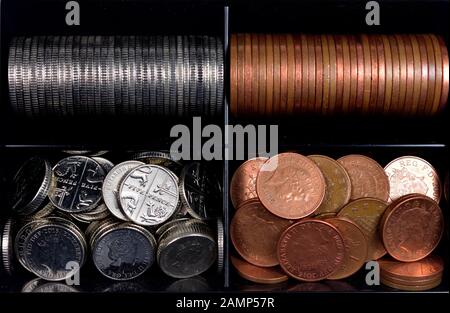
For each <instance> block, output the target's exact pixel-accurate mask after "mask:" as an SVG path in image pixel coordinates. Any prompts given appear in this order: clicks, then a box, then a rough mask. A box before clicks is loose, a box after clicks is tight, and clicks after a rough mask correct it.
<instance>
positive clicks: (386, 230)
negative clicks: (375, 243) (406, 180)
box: [380, 195, 444, 262]
mask: <svg viewBox="0 0 450 313" xmlns="http://www.w3.org/2000/svg"><path fill="white" fill-rule="evenodd" d="M384 214H385V217H384V218H383V221H382V222H383V223H382V225H380V228H381V235H382V236H381V237H382V239H383V243H384V246H385V248H386V251H387V252H388V253H389V255H390V256H392V257H393V258H394V259H396V260H399V261H402V262H413V261H417V260H420V259H423V258H424V257H426V256H427V255H429V254H430V253H431V252H432V251H433V250H434V249H435V248H436V246H437V245H438V243H439V241H440V239H441V237H442V233H443V229H444V217H443V215H442V210H441V208H440V207H439V205H438V204H437V203H436V202H435V201H434V200H432V199H430V198H428V197H426V196H422V195H420V196H415V197H412V198H408V199H406V200H405V201H402V202H400V203H398V204H396V205H391V206H389V208H388V209H387V210H386V212H385V213H384Z"/></svg>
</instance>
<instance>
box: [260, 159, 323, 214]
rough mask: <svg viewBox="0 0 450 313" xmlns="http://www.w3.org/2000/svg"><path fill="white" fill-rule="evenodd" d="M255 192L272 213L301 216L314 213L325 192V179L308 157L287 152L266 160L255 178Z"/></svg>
mask: <svg viewBox="0 0 450 313" xmlns="http://www.w3.org/2000/svg"><path fill="white" fill-rule="evenodd" d="M256 192H257V194H258V197H259V199H260V200H261V202H262V204H263V205H264V206H265V207H266V208H267V209H268V210H269V211H270V212H272V213H273V214H275V215H277V216H280V217H283V218H287V219H299V218H303V217H306V216H308V215H311V214H313V213H314V212H315V211H316V210H317V208H318V207H319V206H320V204H321V203H322V201H323V199H324V196H325V179H324V177H323V175H322V172H321V170H320V169H319V167H318V166H317V165H316V164H315V163H314V162H313V161H312V160H310V159H308V158H307V157H305V156H303V155H300V154H297V153H291V152H285V153H281V154H278V155H276V156H273V157H271V158H270V159H269V160H268V161H267V162H265V163H264V164H263V165H262V166H261V169H260V171H259V173H258V177H257V179H256Z"/></svg>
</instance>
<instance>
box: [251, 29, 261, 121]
mask: <svg viewBox="0 0 450 313" xmlns="http://www.w3.org/2000/svg"><path fill="white" fill-rule="evenodd" d="M251 40H252V97H251V98H252V100H251V104H252V108H253V109H252V111H253V114H256V115H260V109H259V88H258V87H259V51H258V50H259V49H258V46H259V41H258V35H257V34H251Z"/></svg>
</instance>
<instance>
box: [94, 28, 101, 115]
mask: <svg viewBox="0 0 450 313" xmlns="http://www.w3.org/2000/svg"><path fill="white" fill-rule="evenodd" d="M93 49H94V60H93V64H94V68H93V70H94V71H93V80H92V85H93V90H94V102H93V103H94V108H95V111H94V113H95V114H96V115H101V114H102V95H101V89H102V87H101V86H102V84H101V63H102V60H101V50H102V37H101V36H95V39H94V46H93Z"/></svg>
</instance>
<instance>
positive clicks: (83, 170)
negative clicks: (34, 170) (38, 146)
mask: <svg viewBox="0 0 450 313" xmlns="http://www.w3.org/2000/svg"><path fill="white" fill-rule="evenodd" d="M104 178H105V171H104V170H103V168H102V166H101V165H100V164H99V163H98V162H96V161H95V160H93V159H91V158H88V157H85V156H70V157H67V158H65V159H63V160H61V161H59V162H58V163H57V164H56V165H55V167H54V168H53V179H52V186H51V188H50V192H49V199H50V201H51V202H52V203H53V204H54V205H55V206H56V207H57V208H58V209H60V210H62V211H65V212H68V213H82V212H88V211H90V210H92V209H93V208H95V207H96V206H97V205H98V203H99V202H100V200H101V198H102V192H101V190H102V184H103V180H104Z"/></svg>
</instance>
